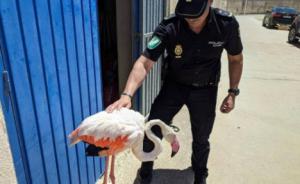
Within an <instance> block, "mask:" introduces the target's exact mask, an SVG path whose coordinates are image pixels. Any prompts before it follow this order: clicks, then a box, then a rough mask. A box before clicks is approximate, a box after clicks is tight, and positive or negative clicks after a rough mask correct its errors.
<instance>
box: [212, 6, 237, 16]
mask: <svg viewBox="0 0 300 184" xmlns="http://www.w3.org/2000/svg"><path fill="white" fill-rule="evenodd" d="M215 11H216V14H217V15H221V16H223V17H232V16H233V14H232V13H231V12H229V11H226V10H222V9H219V8H216V9H215Z"/></svg>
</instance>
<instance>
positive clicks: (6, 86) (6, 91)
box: [2, 70, 11, 96]
mask: <svg viewBox="0 0 300 184" xmlns="http://www.w3.org/2000/svg"><path fill="white" fill-rule="evenodd" d="M2 79H3V85H4V86H3V87H4V95H5V96H9V95H10V92H11V86H10V81H9V76H8V72H7V71H6V70H4V71H3V72H2Z"/></svg>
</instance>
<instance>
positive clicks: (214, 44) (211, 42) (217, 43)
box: [208, 41, 224, 47]
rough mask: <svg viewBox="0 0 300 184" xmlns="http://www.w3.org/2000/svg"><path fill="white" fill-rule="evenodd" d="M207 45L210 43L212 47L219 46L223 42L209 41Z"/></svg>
mask: <svg viewBox="0 0 300 184" xmlns="http://www.w3.org/2000/svg"><path fill="white" fill-rule="evenodd" d="M208 45H212V46H213V47H221V46H223V45H224V42H220V41H209V42H208Z"/></svg>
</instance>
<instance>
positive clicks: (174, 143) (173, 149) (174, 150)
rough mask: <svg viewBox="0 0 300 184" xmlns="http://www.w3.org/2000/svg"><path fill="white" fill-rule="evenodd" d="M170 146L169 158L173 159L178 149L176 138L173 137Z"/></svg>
mask: <svg viewBox="0 0 300 184" xmlns="http://www.w3.org/2000/svg"><path fill="white" fill-rule="evenodd" d="M171 146H172V153H171V157H174V156H175V155H176V154H177V153H178V151H179V148H180V145H179V141H178V139H177V137H176V136H175V137H174V140H173V141H172V143H171Z"/></svg>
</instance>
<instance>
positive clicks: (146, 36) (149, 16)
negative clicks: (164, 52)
mask: <svg viewBox="0 0 300 184" xmlns="http://www.w3.org/2000/svg"><path fill="white" fill-rule="evenodd" d="M164 5H165V2H164V0H151V1H149V0H143V1H142V4H141V6H142V10H143V11H142V12H141V15H142V20H143V24H142V34H143V39H142V40H143V41H142V50H144V49H145V48H146V46H147V44H148V42H149V41H150V39H151V36H152V32H153V31H154V29H155V28H156V26H158V24H159V23H160V22H161V20H162V19H163V16H164ZM161 64H162V61H161V59H159V60H158V62H157V64H155V65H154V67H153V69H152V70H151V72H150V73H149V74H148V76H147V78H146V80H145V81H144V83H143V85H142V88H141V96H140V98H141V99H140V107H141V112H142V113H143V114H147V113H149V111H150V107H151V104H152V102H153V100H154V98H155V97H156V96H157V94H158V92H159V90H160V86H161Z"/></svg>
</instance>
